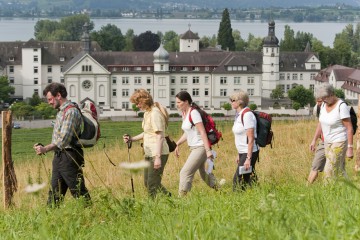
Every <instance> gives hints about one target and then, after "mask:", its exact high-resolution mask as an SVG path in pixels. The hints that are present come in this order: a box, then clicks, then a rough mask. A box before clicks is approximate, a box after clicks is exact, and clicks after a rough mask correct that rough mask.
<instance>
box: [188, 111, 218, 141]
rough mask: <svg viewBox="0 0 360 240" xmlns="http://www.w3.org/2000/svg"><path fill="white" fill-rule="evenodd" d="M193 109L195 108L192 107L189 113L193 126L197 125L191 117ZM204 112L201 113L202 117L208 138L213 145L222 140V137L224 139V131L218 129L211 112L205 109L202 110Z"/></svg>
mask: <svg viewBox="0 0 360 240" xmlns="http://www.w3.org/2000/svg"><path fill="white" fill-rule="evenodd" d="M193 109H194V108H191V110H190V113H189V121H190V123H191V127H193V126H195V124H194V122H193V120H192V118H191V111H192V110H193ZM202 112H203V114H200V115H201V119H202V122H203V124H204V127H205V131H206V135H207V137H208V140H209V143H210V146H211V145H214V144H216V143H218V142H219V141H220V139H222V133H221V132H220V131H218V130H217V129H216V123H215V121H214V119H213V118H212V117H211V116H210V115H209V114H207V113H206V112H205V111H202Z"/></svg>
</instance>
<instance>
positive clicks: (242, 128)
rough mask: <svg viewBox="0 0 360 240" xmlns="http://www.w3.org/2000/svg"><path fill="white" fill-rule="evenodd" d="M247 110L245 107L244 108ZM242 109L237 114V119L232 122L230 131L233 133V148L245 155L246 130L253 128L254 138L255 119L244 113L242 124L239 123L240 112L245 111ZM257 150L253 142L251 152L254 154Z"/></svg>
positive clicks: (248, 113)
mask: <svg viewBox="0 0 360 240" xmlns="http://www.w3.org/2000/svg"><path fill="white" fill-rule="evenodd" d="M246 108H247V107H246ZM246 108H244V109H242V110H241V111H240V112H239V115H238V116H237V118H236V119H235V121H234V126H233V128H232V131H233V133H234V136H235V146H236V149H237V150H238V152H239V153H247V152H248V143H247V142H248V140H247V136H246V130H247V129H249V128H253V129H254V137H255V138H256V137H257V135H256V124H257V122H256V117H255V115H254V114H253V113H252V112H251V111H249V112H246V113H245V114H244V124H243V123H242V121H241V115H242V112H243V111H244V110H245V109H246ZM257 150H258V146H257V145H256V143H255V142H254V146H253V152H256V151H257Z"/></svg>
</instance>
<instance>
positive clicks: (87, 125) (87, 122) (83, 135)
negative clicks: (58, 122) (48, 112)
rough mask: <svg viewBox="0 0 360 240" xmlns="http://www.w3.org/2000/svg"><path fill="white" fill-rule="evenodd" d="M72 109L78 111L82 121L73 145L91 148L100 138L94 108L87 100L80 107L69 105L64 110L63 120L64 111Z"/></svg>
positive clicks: (74, 104) (96, 114)
mask: <svg viewBox="0 0 360 240" xmlns="http://www.w3.org/2000/svg"><path fill="white" fill-rule="evenodd" d="M73 107H75V108H77V109H78V110H79V111H80V113H81V117H82V120H83V121H82V127H81V132H80V135H79V136H75V137H74V138H75V140H74V143H73V144H74V146H75V147H80V148H88V147H93V146H94V145H95V144H96V143H97V141H98V140H99V138H100V136H101V133H100V124H99V122H98V113H97V110H96V106H95V104H94V103H93V102H92V101H91V100H88V99H87V100H85V101H84V102H83V103H81V104H80V107H79V106H78V105H77V104H76V103H73V104H70V105H69V106H67V107H66V108H65V110H64V113H63V119H64V117H65V113H66V111H67V110H68V109H70V108H73Z"/></svg>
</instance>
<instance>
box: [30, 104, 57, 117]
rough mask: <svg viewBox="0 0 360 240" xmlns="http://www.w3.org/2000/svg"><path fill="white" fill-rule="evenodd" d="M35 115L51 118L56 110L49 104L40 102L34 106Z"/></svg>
mask: <svg viewBox="0 0 360 240" xmlns="http://www.w3.org/2000/svg"><path fill="white" fill-rule="evenodd" d="M35 111H36V115H39V116H43V117H44V118H45V119H51V118H54V117H55V116H56V113H57V110H56V109H54V108H53V107H52V106H51V105H50V104H48V103H45V102H41V103H40V104H38V105H37V106H36V107H35Z"/></svg>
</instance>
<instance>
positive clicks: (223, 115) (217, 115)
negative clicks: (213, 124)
mask: <svg viewBox="0 0 360 240" xmlns="http://www.w3.org/2000/svg"><path fill="white" fill-rule="evenodd" d="M211 116H212V117H225V114H223V113H212V114H211Z"/></svg>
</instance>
